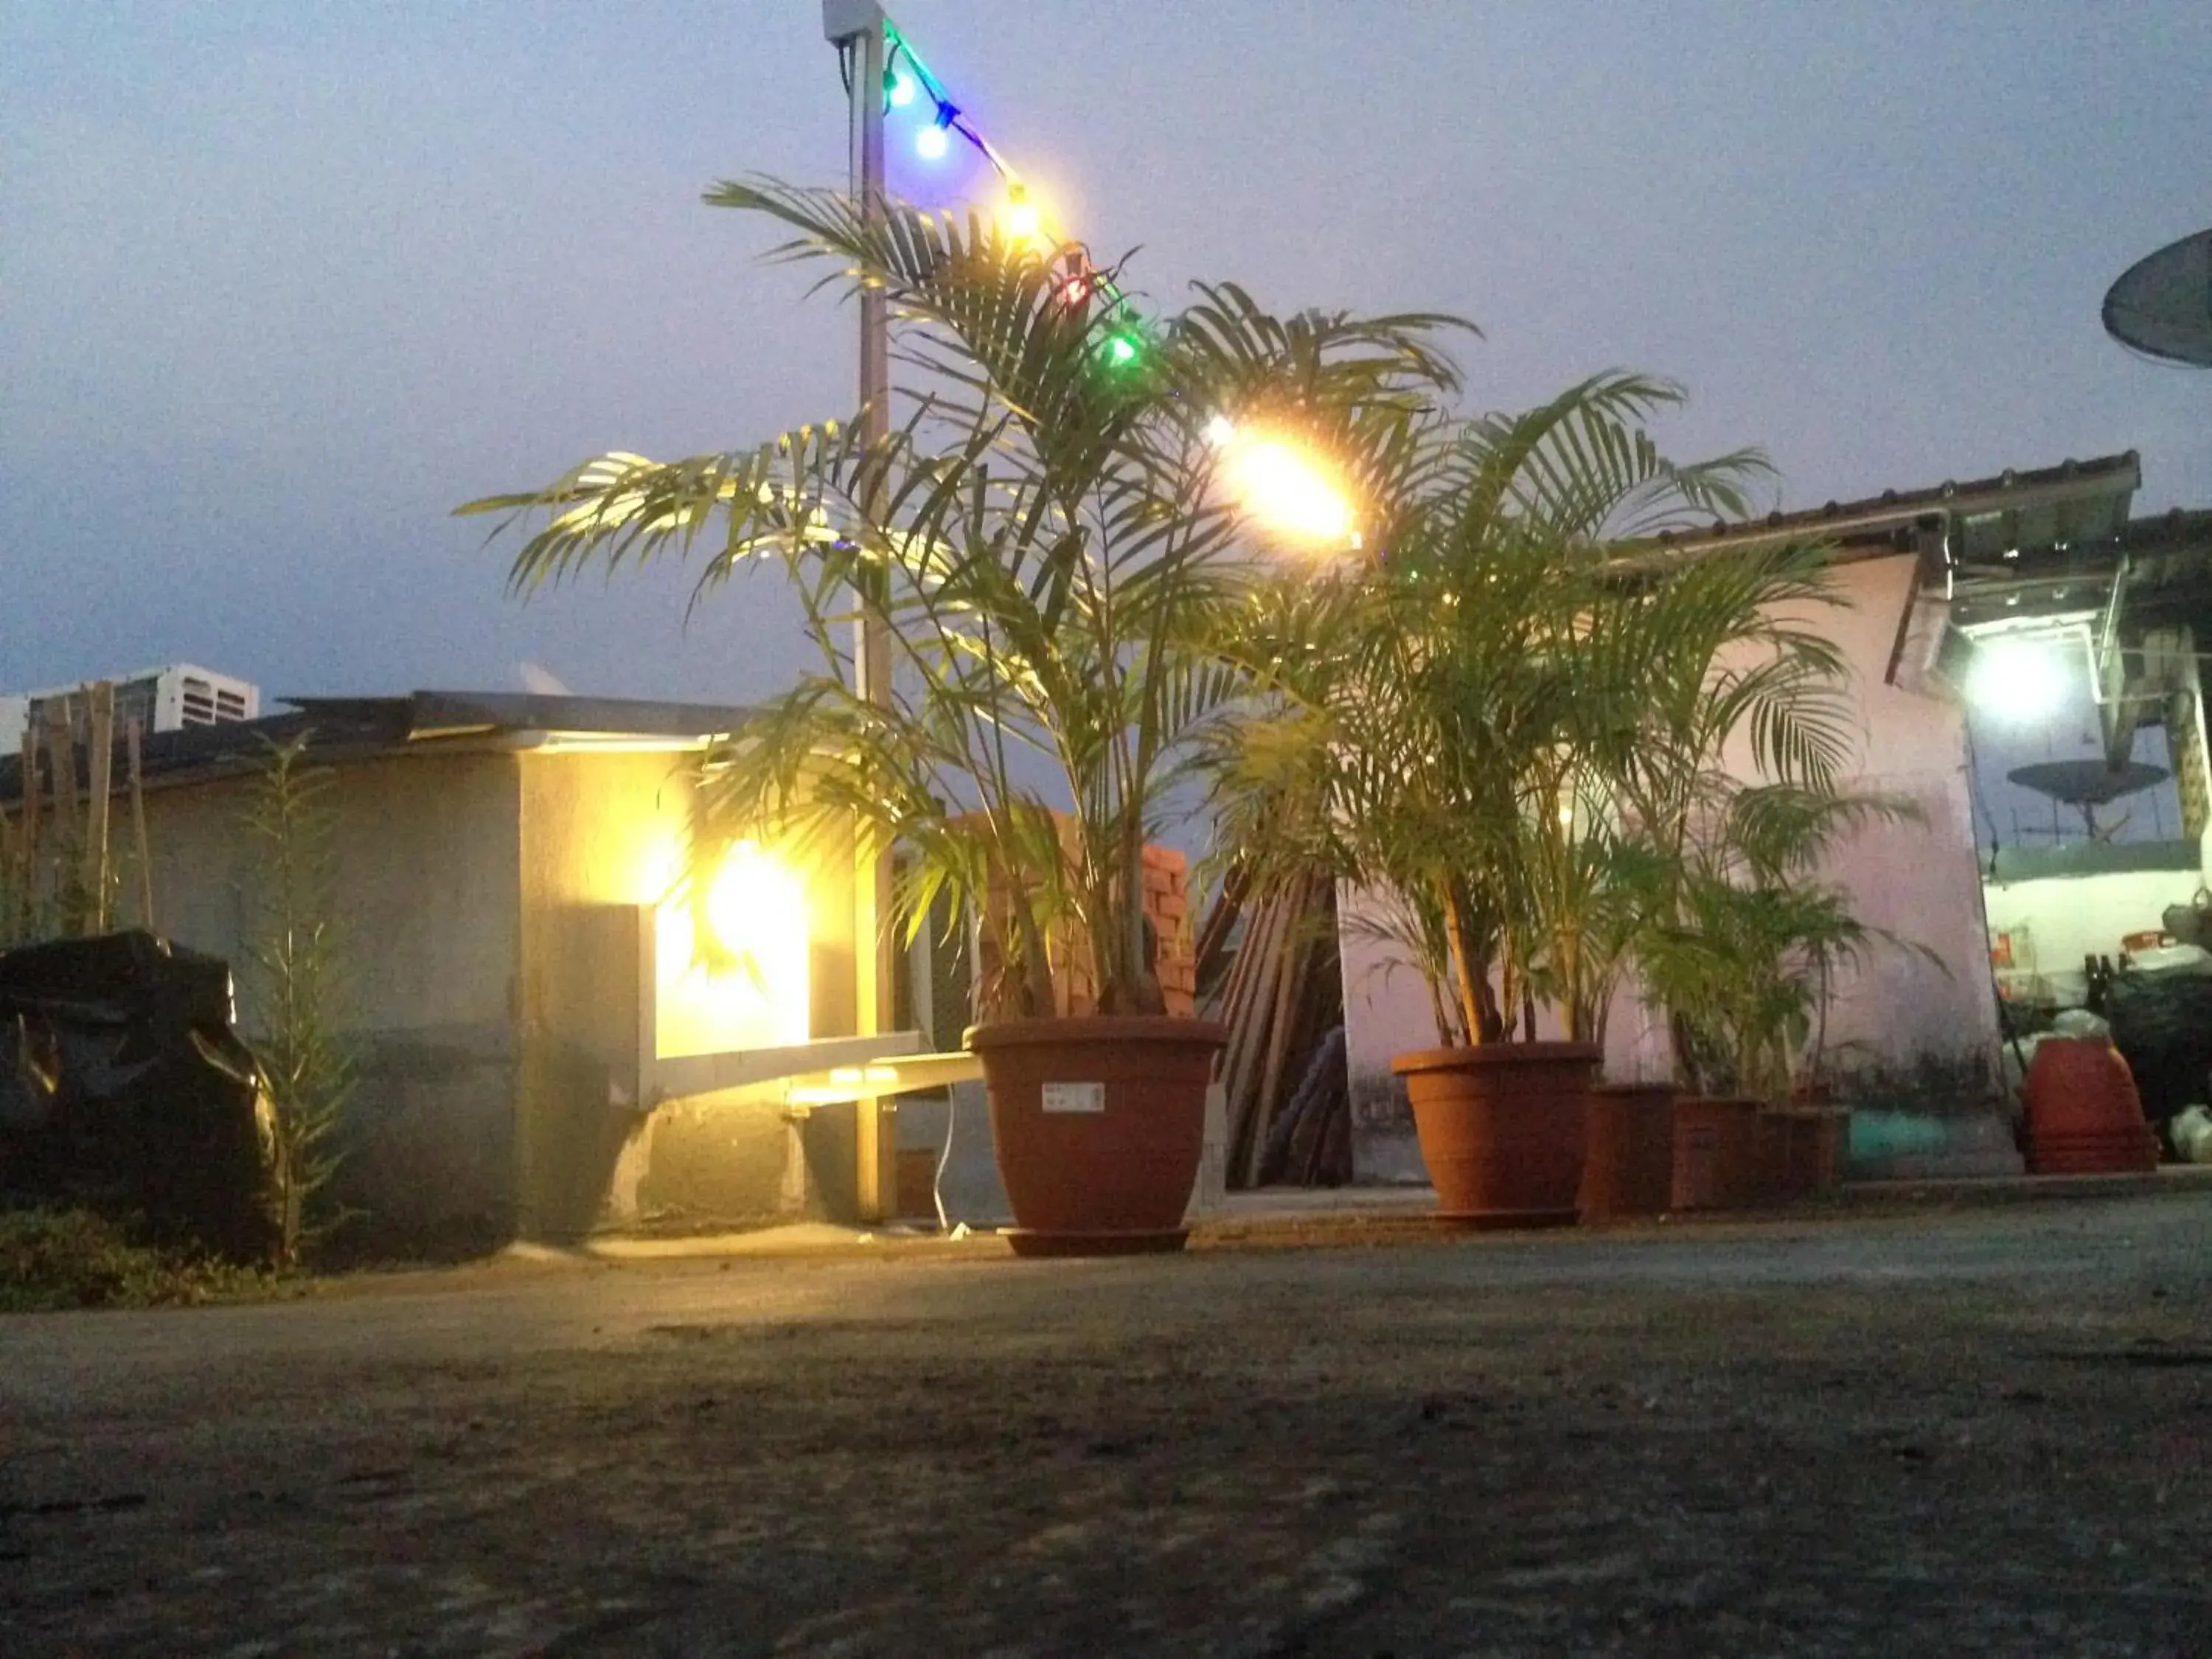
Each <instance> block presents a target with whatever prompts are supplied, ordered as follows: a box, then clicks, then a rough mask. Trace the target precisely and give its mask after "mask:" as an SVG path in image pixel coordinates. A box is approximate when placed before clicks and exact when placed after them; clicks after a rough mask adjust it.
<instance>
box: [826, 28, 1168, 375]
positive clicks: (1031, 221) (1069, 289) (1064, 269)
mask: <svg viewBox="0 0 2212 1659" xmlns="http://www.w3.org/2000/svg"><path fill="white" fill-rule="evenodd" d="M883 27H884V113H885V114H886V115H889V114H891V113H894V112H902V111H912V112H914V113H915V114H916V115H918V116H920V117H921V121H920V124H919V125H916V127H915V131H914V153H915V155H916V156H917V157H919V158H920V159H921V161H927V162H938V161H943V160H945V157H946V155H948V154H950V152H951V148H952V139H953V138H954V137H959V138H961V139H962V140H963V141H964V142H965V143H967V144H968V145H969V147H970V148H971V149H974V150H975V153H976V154H977V155H980V156H981V157H982V159H983V160H984V161H985V162H986V163H987V164H988V165H989V167H990V168H991V170H992V172H993V173H994V174H996V175H997V177H998V179H999V182H1000V185H1002V186H1004V188H1005V191H1006V201H1005V203H1004V204H1002V205H1001V206H1000V209H999V210H998V214H997V222H998V225H999V228H1000V231H1001V232H1002V233H1003V234H1005V235H1006V236H1007V237H1008V238H1009V239H1010V240H1013V241H1016V242H1021V243H1025V244H1028V245H1030V246H1033V247H1035V248H1036V250H1037V251H1038V252H1041V253H1043V254H1044V255H1046V257H1047V258H1048V259H1049V260H1050V261H1051V262H1052V264H1053V265H1054V268H1055V271H1056V275H1055V276H1054V291H1055V293H1057V295H1059V297H1060V302H1061V303H1062V304H1063V305H1066V306H1067V307H1071V308H1074V307H1081V306H1084V305H1085V304H1087V303H1088V302H1090V301H1092V300H1093V299H1096V300H1097V301H1100V303H1101V307H1102V310H1103V313H1104V314H1105V315H1107V316H1108V317H1109V318H1111V319H1114V325H1113V326H1112V327H1111V328H1110V329H1109V330H1108V331H1105V333H1104V334H1103V338H1102V342H1101V346H1100V350H1101V355H1102V356H1103V359H1104V361H1105V362H1106V364H1107V365H1108V367H1109V368H1127V367H1128V366H1129V365H1131V364H1133V363H1134V362H1136V361H1137V359H1138V358H1139V356H1141V355H1142V354H1143V348H1144V330H1143V325H1142V324H1141V322H1140V321H1139V319H1137V317H1136V316H1135V314H1134V313H1133V311H1132V309H1131V307H1129V304H1128V301H1127V298H1126V297H1125V296H1124V295H1122V293H1121V290H1120V289H1118V288H1117V287H1116V286H1115V283H1114V282H1113V280H1112V279H1111V278H1110V277H1109V276H1106V275H1105V274H1104V273H1103V272H1102V271H1100V270H1098V269H1097V267H1096V266H1095V265H1093V264H1092V263H1091V256H1090V250H1089V249H1088V248H1086V247H1085V246H1084V244H1083V243H1082V242H1080V241H1079V240H1073V239H1072V238H1066V237H1062V236H1060V235H1058V234H1054V232H1053V231H1052V230H1051V228H1049V227H1048V224H1047V222H1046V216H1045V210H1044V207H1043V204H1042V203H1041V202H1040V201H1039V200H1038V199H1037V197H1036V194H1035V192H1033V191H1031V190H1030V186H1029V184H1028V182H1027V181H1026V180H1024V179H1023V177H1022V175H1021V173H1020V172H1019V171H1018V169H1017V168H1016V167H1015V166H1014V164H1013V163H1012V161H1008V160H1007V159H1006V154H1005V152H1003V151H1002V150H1000V149H999V147H998V146H997V145H995V144H994V143H992V142H991V141H990V140H989V139H988V138H987V137H984V135H983V134H982V132H981V131H980V130H979V129H978V128H977V127H976V125H975V122H974V121H973V120H972V119H970V118H969V116H968V114H967V112H965V111H963V109H962V108H961V107H960V106H959V105H958V104H957V103H955V102H954V101H953V100H952V96H951V93H950V92H949V91H947V90H946V88H945V83H944V82H942V81H940V80H939V78H938V77H937V76H936V75H935V73H934V72H933V71H932V70H931V69H930V67H929V65H928V64H926V63H925V62H923V61H922V58H921V53H919V52H916V51H915V49H914V45H913V43H912V42H911V41H909V40H908V39H907V38H906V37H905V36H904V35H903V34H902V33H900V32H899V30H898V27H897V26H896V24H894V23H893V22H892V21H890V19H889V18H885V19H884V26H883ZM838 68H839V70H840V72H841V73H842V76H844V79H845V83H846V89H847V91H848V93H849V92H850V91H851V88H852V64H851V60H850V56H849V54H848V53H846V52H840V54H839V60H838Z"/></svg>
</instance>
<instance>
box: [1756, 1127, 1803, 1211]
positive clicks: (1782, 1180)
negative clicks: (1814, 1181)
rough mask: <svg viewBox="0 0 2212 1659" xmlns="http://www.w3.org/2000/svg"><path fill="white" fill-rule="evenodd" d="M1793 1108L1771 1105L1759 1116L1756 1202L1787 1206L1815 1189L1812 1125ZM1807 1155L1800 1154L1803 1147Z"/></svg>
mask: <svg viewBox="0 0 2212 1659" xmlns="http://www.w3.org/2000/svg"><path fill="white" fill-rule="evenodd" d="M1758 1135H1759V1184H1758V1191H1757V1193H1756V1194H1754V1195H1753V1201H1754V1202H1757V1203H1762V1204H1786V1203H1788V1202H1789V1201H1790V1200H1791V1199H1793V1198H1803V1197H1804V1196H1806V1194H1808V1193H1809V1192H1810V1191H1811V1190H1812V1188H1811V1176H1812V1168H1811V1161H1810V1156H1809V1155H1810V1153H1811V1151H1812V1144H1813V1143H1812V1135H1811V1126H1810V1125H1809V1124H1808V1123H1807V1122H1806V1121H1805V1114H1804V1113H1802V1112H1800V1111H1798V1110H1797V1109H1796V1108H1795V1107H1790V1106H1769V1107H1765V1108H1764V1109H1761V1110H1760V1112H1759V1129H1758ZM1801 1144H1802V1146H1803V1148H1804V1153H1803V1154H1802V1155H1801V1153H1800V1152H1799V1147H1800V1146H1801Z"/></svg>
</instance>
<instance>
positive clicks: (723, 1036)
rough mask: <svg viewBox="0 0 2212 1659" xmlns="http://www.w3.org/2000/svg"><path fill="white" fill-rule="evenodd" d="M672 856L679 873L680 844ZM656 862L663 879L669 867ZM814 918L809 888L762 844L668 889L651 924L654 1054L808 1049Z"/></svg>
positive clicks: (748, 845)
mask: <svg viewBox="0 0 2212 1659" xmlns="http://www.w3.org/2000/svg"><path fill="white" fill-rule="evenodd" d="M658 850H659V849H656V851H658ZM675 851H676V859H675V863H676V865H677V866H678V867H680V865H681V861H682V851H681V847H680V843H679V844H678V847H677V848H676V849H675ZM650 862H651V863H652V865H653V869H654V871H655V872H659V870H660V869H661V868H662V866H663V865H664V863H665V860H664V859H663V858H659V857H655V858H653V859H651V860H650ZM808 914H809V912H808V905H807V895H806V881H805V877H804V876H803V875H802V874H801V873H800V872H799V871H797V870H794V869H793V868H792V867H791V866H789V865H788V864H787V863H786V862H784V860H781V859H779V858H778V857H776V856H775V854H773V853H771V852H769V851H768V850H767V849H765V848H763V847H762V846H760V844H759V843H758V842H751V841H741V842H736V843H735V844H734V845H732V847H731V848H729V849H728V851H727V852H726V853H725V854H723V855H722V857H721V858H720V860H716V861H714V863H712V864H709V865H708V866H705V867H703V868H702V869H701V870H700V871H699V872H697V874H696V876H695V878H694V882H693V884H692V885H690V886H685V885H684V884H680V883H678V882H676V881H673V880H671V881H668V882H666V883H665V884H663V885H662V887H661V889H660V897H659V902H658V903H657V905H656V906H655V915H654V923H653V933H654V939H653V945H654V948H653V976H654V1004H655V1018H654V1027H655V1030H654V1045H655V1051H656V1052H657V1053H659V1054H663V1055H665V1056H669V1057H671V1058H674V1057H677V1056H680V1055H684V1054H720V1053H724V1052H728V1051H732V1050H738V1049H745V1048H781V1047H783V1046H786V1045H788V1044H792V1043H799V1042H806V1041H807V1040H808V1038H809V1037H810V1036H812V1034H813V1031H812V1024H811V1018H812V1007H811V1001H810V997H809V988H810V982H811V929H810V927H809V925H808Z"/></svg>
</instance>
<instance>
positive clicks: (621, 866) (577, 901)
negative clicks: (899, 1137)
mask: <svg viewBox="0 0 2212 1659" xmlns="http://www.w3.org/2000/svg"><path fill="white" fill-rule="evenodd" d="M744 718H745V714H744V710H742V709H738V708H717V707H702V706H696V705H689V704H674V703H665V702H635V701H603V700H594V699H589V698H579V697H568V696H507V695H473V694H458V693H447V692H431V691H423V692H416V693H415V694H413V695H411V696H395V697H374V698H343V699H307V700H301V701H299V702H296V703H295V706H294V708H293V711H292V712H289V713H286V714H278V715H276V716H274V717H271V718H268V719H264V720H255V721H252V722H250V723H246V724H243V725H236V726H222V727H216V728H204V729H200V730H194V731H185V732H169V733H160V734H157V735H155V736H154V737H153V738H149V740H148V742H147V744H146V756H145V768H144V769H145V803H146V811H147V819H148V837H149V844H150V848H151V857H150V860H149V862H150V866H151V871H152V878H153V879H152V890H153V894H154V903H155V916H154V921H155V926H156V927H157V930H158V931H160V932H161V933H165V934H167V935H168V936H170V937H172V938H173V939H177V940H178V941H179V942H180V943H183V944H185V945H192V946H194V947H196V948H197V949H200V950H203V951H210V952H213V953H215V954H217V955H220V956H222V957H225V958H226V959H228V960H229V961H231V962H232V963H234V966H236V967H237V969H238V972H237V986H238V994H239V1002H240V1006H239V1024H240V1029H241V1030H243V1031H244V1032H245V1033H246V1036H248V1038H249V1039H250V1038H251V1037H252V1034H253V1032H254V1031H255V1030H257V1029H258V1024H259V1018H258V1016H259V1012H260V1011H259V1007H258V998H259V997H260V996H261V995H262V990H261V987H259V986H258V984H257V982H256V979H255V976H254V975H253V974H252V972H251V971H250V970H249V969H247V968H246V965H245V964H246V962H247V959H248V952H247V949H246V945H247V942H248V929H249V927H250V926H251V920H250V919H251V916H252V900H251V895H252V892H253V890H254V887H255V877H256V872H255V868H254V863H255V860H256V859H257V857H258V856H259V854H258V849H257V846H256V843H255V842H254V840H253V838H252V836H249V835H248V834H246V831H245V829H244V827H243V822H242V820H243V816H244V814H245V812H246V810H247V807H248V805H249V804H250V802H251V800H252V796H253V792H254V790H255V788H256V787H257V779H258V776H259V775H260V773H261V770H262V769H263V767H264V764H265V763H266V759H267V753H268V750H267V747H266V745H267V744H269V743H270V742H272V741H274V742H283V741H286V740H288V739H290V738H295V737H298V736H300V735H301V734H306V736H307V742H308V749H307V756H308V758H309V761H310V763H312V764H313V765H315V766H317V767H321V768H325V769H327V770H328V774H329V776H330V778H331V784H332V787H331V790H330V792H329V796H328V799H330V801H331V804H332V805H333V807H334V809H335V818H336V831H335V842H336V845H335V848H334V851H335V855H336V864H337V891H336V894H335V909H336V921H337V926H338V927H339V929H340V930H341V933H342V936H343V946H342V957H341V961H342V964H343V969H342V972H343V1010H344V1014H343V1029H344V1032H345V1035H346V1036H347V1037H348V1038H349V1041H350V1043H351V1046H352V1047H353V1048H354V1050H355V1052H356V1054H358V1056H359V1058H360V1062H361V1081H360V1085H359V1087H358V1089H357V1091H356V1097H355V1099H354V1102H353V1104H352V1108H351V1109H350V1112H349V1118H348V1121H347V1124H346V1127H345V1132H344V1135H343V1140H344V1146H345V1152H346V1158H345V1162H344V1164H343V1169H342V1171H341V1175H340V1177H339V1186H340V1188H341V1195H342V1197H343V1199H344V1200H345V1201H346V1202H348V1203H349V1204H350V1205H353V1206H357V1207H358V1209H359V1210H360V1211H361V1212H362V1214H361V1218H360V1219H359V1221H358V1222H357V1223H356V1224H355V1226H354V1228H353V1230H352V1231H353V1236H354V1237H356V1239H357V1240H359V1241H360V1242H362V1243H365V1244H368V1245H369V1246H370V1247H372V1248H383V1249H400V1250H409V1251H419V1250H424V1249H467V1248H481V1247H484V1246H488V1245H494V1244H497V1243H503V1242H505V1241H507V1240H509V1239H512V1238H514V1237H531V1238H538V1239H544V1240H554V1241H558V1240H568V1239H574V1238H578V1237H582V1236H585V1235H587V1234H590V1233H593V1232H599V1231H622V1230H638V1229H653V1228H661V1227H666V1228H671V1229H677V1228H685V1229H689V1228H704V1227H716V1226H744V1225H759V1224H763V1223H767V1222H772V1221H776V1220H787V1219H793V1218H805V1217H817V1218H837V1219H853V1218H863V1217H866V1216H868V1215H871V1214H873V1213H879V1212H881V1210H882V1208H883V1207H884V1205H885V1203H886V1201H887V1200H886V1193H887V1191H888V1188H889V1184H890V1179H891V1178H890V1175H889V1173H888V1171H889V1169H890V1158H891V1154H892V1147H891V1145H890V1142H891V1141H892V1140H893V1139H895V1130H893V1131H890V1133H885V1130H886V1129H887V1127H888V1120H889V1114H888V1113H887V1112H886V1113H884V1114H882V1115H881V1116H880V1117H879V1116H878V1114H877V1112H876V1110H875V1109H874V1107H873V1104H872V1103H870V1102H865V1101H863V1102H856V1101H855V1100H854V1098H853V1096H854V1092H855V1091H854V1088H853V1087H852V1086H842V1087H841V1086H838V1085H839V1084H841V1083H842V1084H844V1085H850V1083H851V1080H852V1079H854V1078H862V1077H865V1079H866V1084H867V1086H869V1087H875V1086H878V1080H879V1079H880V1081H881V1083H882V1085H883V1086H884V1089H885V1091H886V1092H890V1080H891V1079H892V1078H893V1076H894V1075H895V1073H893V1072H892V1071H891V1070H890V1062H891V1061H892V1060H894V1059H895V1058H896V1056H899V1055H902V1054H906V1055H911V1054H914V1053H915V1051H916V1050H918V1049H919V1048H921V1046H922V1044H921V1038H920V1036H918V1035H917V1034H916V1033H914V1032H908V1033H904V1034H878V1035H871V1036H862V1035H861V1033H863V1032H864V1031H866V1030H870V1029H871V1028H872V1024H873V1022H872V1021H867V1020H864V1018H863V1014H864V1010H863V1008H862V1007H861V1006H860V1005H861V1002H862V1000H863V999H862V997H861V995H860V990H861V988H862V987H863V975H862V974H861V972H860V968H861V964H860V963H856V958H855V951H854V939H855V937H856V933H858V932H860V918H859V917H858V914H857V910H856V895H855V883H854V864H853V855H852V848H850V846H849V845H847V846H845V847H842V848H839V847H829V848H815V849H812V851H811V854H810V856H809V857H808V858H807V859H806V860H798V859H795V858H793V857H791V856H789V855H788V854H787V850H786V849H779V848H772V847H761V846H757V845H755V844H754V843H751V842H740V843H738V844H735V845H732V846H726V847H724V846H713V845H708V844H706V843H705V842H703V841H697V840H695V836H694V834H693V830H694V827H695V811H696V805H697V799H696V786H697V780H698V778H699V775H700V768H699V760H700V757H701V755H702V751H703V750H705V748H706V747H707V745H708V743H709V741H710V740H711V739H712V738H714V737H715V736H717V735H720V734H726V733H728V732H732V731H733V730H735V729H736V728H737V727H738V726H739V725H740V724H741V723H742V722H743V720H744ZM722 934H727V935H732V937H729V938H717V937H715V936H716V935H722ZM869 984H870V986H871V987H872V981H869ZM868 1000H870V1001H871V1002H872V1001H873V1000H874V998H873V996H872V995H871V996H870V997H869V998H868ZM923 1069H924V1070H925V1071H926V1070H927V1068H926V1067H925V1068H923ZM952 1069H954V1070H957V1067H954V1068H952ZM917 1080H920V1081H924V1082H926V1081H931V1080H936V1079H932V1078H927V1077H923V1076H921V1073H917V1072H915V1069H914V1067H913V1066H908V1072H907V1073H906V1074H905V1075H903V1076H900V1077H898V1079H897V1081H898V1085H899V1086H902V1087H909V1088H910V1087H913V1086H915V1085H916V1083H917ZM808 1085H811V1088H810V1087H809V1086H808ZM878 1143H881V1144H878Z"/></svg>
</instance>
